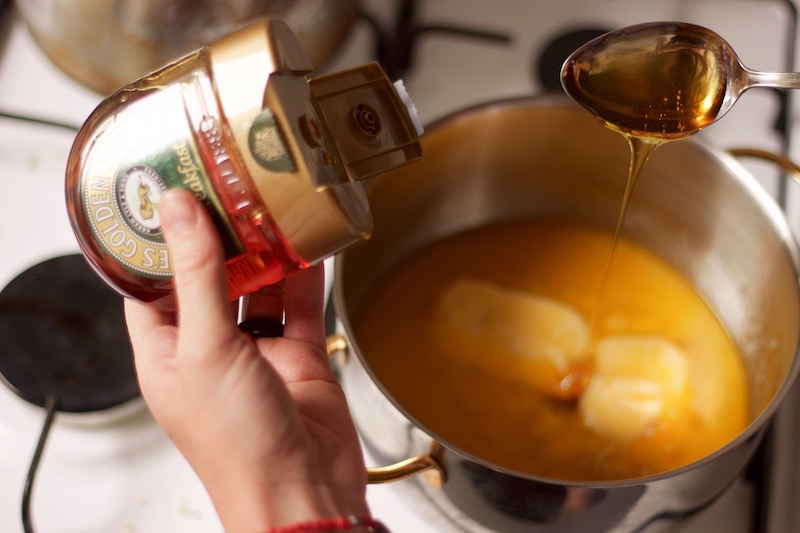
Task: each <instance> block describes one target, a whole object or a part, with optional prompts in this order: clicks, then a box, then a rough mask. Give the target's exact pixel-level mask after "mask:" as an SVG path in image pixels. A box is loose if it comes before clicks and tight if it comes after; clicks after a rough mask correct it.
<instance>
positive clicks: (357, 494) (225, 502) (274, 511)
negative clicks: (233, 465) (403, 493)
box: [207, 482, 368, 533]
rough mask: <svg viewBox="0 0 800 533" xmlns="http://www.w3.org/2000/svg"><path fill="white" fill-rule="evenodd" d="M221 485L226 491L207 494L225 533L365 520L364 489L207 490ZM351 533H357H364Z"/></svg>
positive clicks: (242, 486)
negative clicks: (342, 518) (339, 519)
mask: <svg viewBox="0 0 800 533" xmlns="http://www.w3.org/2000/svg"><path fill="white" fill-rule="evenodd" d="M225 485H227V487H228V488H227V490H225V489H223V490H221V491H219V492H218V493H216V494H215V493H211V492H210V495H211V499H212V501H213V503H214V506H215V508H216V510H217V513H218V514H219V517H220V520H221V521H222V524H223V526H224V528H225V531H226V532H228V533H240V532H241V533H253V532H260V531H271V528H277V527H281V526H287V525H289V524H297V523H302V522H306V521H311V520H325V519H330V518H331V517H340V516H368V507H367V503H366V486H365V485H364V486H358V487H351V488H347V487H337V488H332V487H328V486H317V485H312V484H307V483H302V482H301V483H296V484H288V483H282V484H280V485H272V484H270V483H265V484H263V485H261V484H256V485H254V484H252V483H249V484H235V483H234V484H230V483H226V484H224V485H223V484H210V485H207V486H212V487H218V488H223V487H224V486H225ZM278 531H280V530H278ZM297 531H298V532H299V531H303V530H297ZM328 531H336V530H335V529H333V530H328ZM352 531H353V533H356V532H358V533H361V531H367V530H366V529H352Z"/></svg>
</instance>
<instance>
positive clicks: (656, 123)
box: [561, 23, 728, 316]
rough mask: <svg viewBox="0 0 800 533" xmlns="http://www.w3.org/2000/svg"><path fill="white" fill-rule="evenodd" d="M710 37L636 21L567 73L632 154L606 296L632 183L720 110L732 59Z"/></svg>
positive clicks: (587, 51) (574, 91) (575, 90)
mask: <svg viewBox="0 0 800 533" xmlns="http://www.w3.org/2000/svg"><path fill="white" fill-rule="evenodd" d="M705 36H706V33H705V30H703V29H702V28H697V27H692V26H687V25H676V24H669V23H666V24H644V25H638V26H631V27H629V28H624V29H622V30H619V31H617V32H612V33H610V34H606V35H604V36H601V37H598V38H597V39H594V40H593V41H590V42H589V43H587V44H586V45H584V46H583V47H582V48H580V49H579V50H577V51H576V52H575V53H573V54H572V55H571V56H570V57H569V58H568V59H567V61H566V62H565V63H564V66H563V68H562V70H561V83H562V85H563V87H564V90H565V91H566V92H567V94H568V95H569V96H570V97H572V98H573V99H574V100H575V101H576V102H578V103H579V104H581V105H582V106H583V107H585V108H587V109H588V110H589V111H591V112H592V113H593V114H594V115H595V116H596V117H597V118H598V119H599V120H600V122H602V123H603V124H604V125H605V126H606V127H608V128H610V129H612V130H614V131H617V132H618V133H620V134H622V135H623V136H624V137H625V138H626V139H627V141H628V144H629V146H630V151H631V161H630V166H629V170H628V181H627V183H626V187H625V193H624V195H623V199H622V205H621V208H620V214H619V218H618V220H617V226H616V230H615V232H614V239H613V242H612V247H611V251H610V253H609V257H608V261H607V262H606V266H605V271H604V274H603V278H602V279H603V282H602V283H601V288H600V292H601V295H602V291H603V287H604V286H605V279H606V278H607V276H608V271H609V269H610V268H611V263H612V261H613V256H614V250H615V249H616V243H617V241H618V239H619V234H620V231H621V228H622V223H623V220H624V218H625V213H626V211H627V207H628V203H629V201H630V197H631V194H632V192H633V188H634V186H635V184H636V181H637V179H638V177H639V174H640V173H641V170H642V167H643V166H644V164H645V162H646V161H647V159H648V158H649V156H650V154H651V153H652V152H653V150H655V149H656V148H657V147H658V146H659V145H661V144H662V143H664V142H667V141H672V140H678V139H683V138H686V137H688V136H690V135H692V134H694V133H697V132H698V131H699V130H700V129H702V128H704V127H705V126H707V125H709V124H711V123H712V122H714V120H716V118H717V116H718V114H719V112H720V109H721V108H722V105H723V102H724V98H725V95H726V92H727V91H726V90H727V85H728V78H727V75H726V73H727V69H726V68H725V65H726V57H725V54H724V49H723V48H722V47H721V46H719V45H717V44H716V43H714V42H712V41H709V40H708V39H706V38H705ZM598 300H600V298H599V297H598ZM596 314H597V313H596V312H595V313H593V316H594V315H596Z"/></svg>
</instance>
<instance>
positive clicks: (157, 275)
mask: <svg viewBox="0 0 800 533" xmlns="http://www.w3.org/2000/svg"><path fill="white" fill-rule="evenodd" d="M311 71H312V65H311V64H310V62H309V61H308V59H307V58H306V56H305V54H304V52H303V50H302V49H301V47H300V45H299V43H298V41H297V39H296V38H295V36H294V34H293V33H292V32H291V30H290V29H289V28H288V27H287V26H286V25H285V24H283V23H281V22H279V21H276V20H271V19H265V20H262V21H259V22H257V23H255V24H253V25H251V26H248V27H246V28H244V29H242V30H240V31H237V32H235V33H233V34H231V35H229V36H226V37H223V38H221V39H220V40H218V41H215V42H214V43H212V44H211V45H209V46H207V47H205V48H202V49H200V50H198V51H196V52H194V53H192V54H189V55H188V56H186V57H184V58H182V59H179V60H177V61H175V62H174V63H172V64H170V65H167V66H165V67H164V68H162V69H160V70H158V71H156V72H154V73H152V74H150V75H148V76H146V77H144V78H142V79H140V80H138V81H136V82H134V83H132V84H130V85H128V86H126V87H123V88H121V89H119V90H118V91H116V92H115V93H114V94H112V95H111V96H109V97H108V98H107V99H105V100H104V101H103V102H102V103H101V104H100V105H99V106H98V107H97V109H95V110H94V112H93V113H92V114H91V115H90V117H89V118H88V119H87V121H86V123H85V124H84V125H83V127H82V129H81V131H80V132H79V134H78V136H77V138H76V140H75V143H74V145H73V147H72V151H71V153H70V156H69V161H68V165H67V172H66V174H67V175H66V197H67V207H68V212H69V218H70V222H71V224H72V227H73V230H74V232H75V234H76V236H77V239H78V242H79V244H80V246H81V249H82V251H83V253H84V255H85V256H86V258H87V259H88V260H89V263H90V264H91V265H92V266H93V267H94V269H95V270H96V271H97V272H98V273H99V274H100V276H101V277H102V278H103V279H105V280H106V282H108V283H109V284H110V285H111V286H112V287H114V288H115V289H116V290H117V291H118V292H120V293H121V294H122V295H124V296H126V297H128V298H133V299H136V300H139V301H143V302H153V303H155V304H156V305H158V306H159V307H160V308H162V309H168V310H174V309H175V298H174V294H173V288H172V282H171V280H172V275H173V272H172V268H171V263H170V255H169V250H168V248H167V246H166V243H165V241H164V239H163V236H162V233H161V225H160V221H159V216H158V199H159V198H160V196H161V195H162V194H163V193H164V192H165V191H166V190H167V189H170V188H175V187H183V188H186V189H189V190H190V191H192V192H193V193H194V194H195V196H196V197H197V198H199V199H200V200H201V201H202V202H203V203H204V204H205V206H206V207H207V209H208V211H209V212H210V213H211V215H212V218H213V220H214V222H215V225H216V226H217V229H218V230H219V233H220V235H221V237H222V240H223V243H224V248H225V254H226V260H227V269H228V285H229V293H230V297H231V299H234V298H236V297H238V296H242V295H244V294H248V293H250V292H252V291H255V290H257V289H259V288H261V287H263V286H265V285H268V284H271V283H274V282H276V281H279V280H281V279H282V278H283V277H285V276H286V274H287V273H288V272H291V271H292V270H297V269H302V268H306V267H308V266H309V265H311V264H314V263H317V262H319V261H322V260H324V259H325V258H327V257H330V256H332V255H334V254H336V253H338V252H339V251H341V250H343V249H345V248H347V247H348V246H350V245H353V244H355V243H357V242H359V241H361V240H363V239H365V238H367V237H368V236H369V234H370V232H371V229H372V216H371V212H370V209H369V204H368V202H367V198H366V194H365V192H364V188H363V184H362V183H360V181H361V180H364V179H366V178H370V177H372V176H375V175H377V174H379V173H382V172H384V171H387V170H390V169H392V168H395V167H397V166H400V165H403V164H406V163H409V162H411V161H414V160H416V159H419V158H420V157H421V156H422V150H421V147H420V144H419V139H418V136H419V134H420V133H421V128H420V127H419V123H418V121H417V119H416V115H415V112H414V109H413V105H412V104H411V103H410V101H409V100H408V98H407V96H406V95H405V92H404V90H403V88H402V85H401V84H396V85H392V84H391V82H389V80H388V79H387V77H386V75H385V73H384V72H383V71H382V70H381V68H380V67H379V66H378V65H377V64H375V63H372V64H367V65H364V66H361V67H356V68H354V69H350V70H346V71H342V72H336V73H332V74H328V75H324V76H320V77H309V74H310V73H311Z"/></svg>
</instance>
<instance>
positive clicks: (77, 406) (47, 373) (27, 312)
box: [0, 255, 139, 533]
mask: <svg viewBox="0 0 800 533" xmlns="http://www.w3.org/2000/svg"><path fill="white" fill-rule="evenodd" d="M0 381H3V382H4V383H5V384H6V385H8V387H9V388H11V389H12V390H13V391H14V392H15V393H17V394H18V395H19V396H20V397H21V398H23V399H24V400H26V401H28V402H30V403H33V404H35V405H38V406H40V407H44V408H45V411H46V415H47V416H46V418H45V421H44V426H43V427H42V431H41V433H40V435H39V441H38V443H37V445H36V450H35V451H34V454H33V459H32V460H31V465H30V468H29V469H28V476H27V478H26V480H25V487H24V489H23V494H22V525H23V528H24V530H25V533H32V532H33V525H32V523H31V522H32V520H31V513H30V511H31V495H32V492H33V481H34V478H35V476H36V471H37V468H38V465H39V460H40V459H41V456H42V451H43V450H44V445H45V443H46V441H47V436H48V434H49V432H50V427H51V425H52V422H53V417H54V416H55V413H56V411H63V412H75V413H81V412H89V411H99V410H103V409H109V408H111V407H116V406H118V405H121V404H123V403H125V402H127V401H129V400H133V399H134V398H136V397H137V396H139V385H138V382H137V380H136V372H135V369H134V366H133V355H132V352H131V347H130V343H129V342H128V335H127V332H126V329H125V319H124V315H123V311H122V297H121V296H119V295H118V294H117V293H115V292H114V291H113V290H112V289H111V288H109V287H108V286H106V284H105V283H103V281H102V280H100V278H98V277H97V275H96V274H95V273H94V272H92V270H91V268H90V267H89V265H88V264H87V263H86V261H85V260H84V258H83V256H81V255H67V256H62V257H56V258H54V259H50V260H48V261H45V262H43V263H40V264H38V265H35V266H33V267H31V268H29V269H28V270H26V271H25V272H23V273H22V274H20V275H19V276H17V277H16V278H14V279H13V280H12V281H11V283H9V284H8V285H7V286H6V288H5V289H3V291H2V292H0Z"/></svg>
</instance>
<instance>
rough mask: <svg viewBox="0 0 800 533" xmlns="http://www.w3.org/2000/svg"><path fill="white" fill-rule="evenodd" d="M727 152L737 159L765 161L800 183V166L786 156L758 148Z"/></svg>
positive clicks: (731, 149) (737, 149)
mask: <svg viewBox="0 0 800 533" xmlns="http://www.w3.org/2000/svg"><path fill="white" fill-rule="evenodd" d="M727 152H728V153H729V154H731V155H733V156H736V157H752V158H755V159H763V160H764V161H769V162H770V163H774V164H776V165H778V167H780V169H781V170H783V171H784V172H785V173H786V174H788V175H790V176H791V177H792V178H793V179H794V180H795V181H797V182H800V165H798V164H797V163H795V162H794V161H792V160H791V159H789V158H788V157H786V156H785V155H782V154H778V153H775V152H770V151H768V150H759V149H758V148H730V149H728V150H727Z"/></svg>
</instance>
